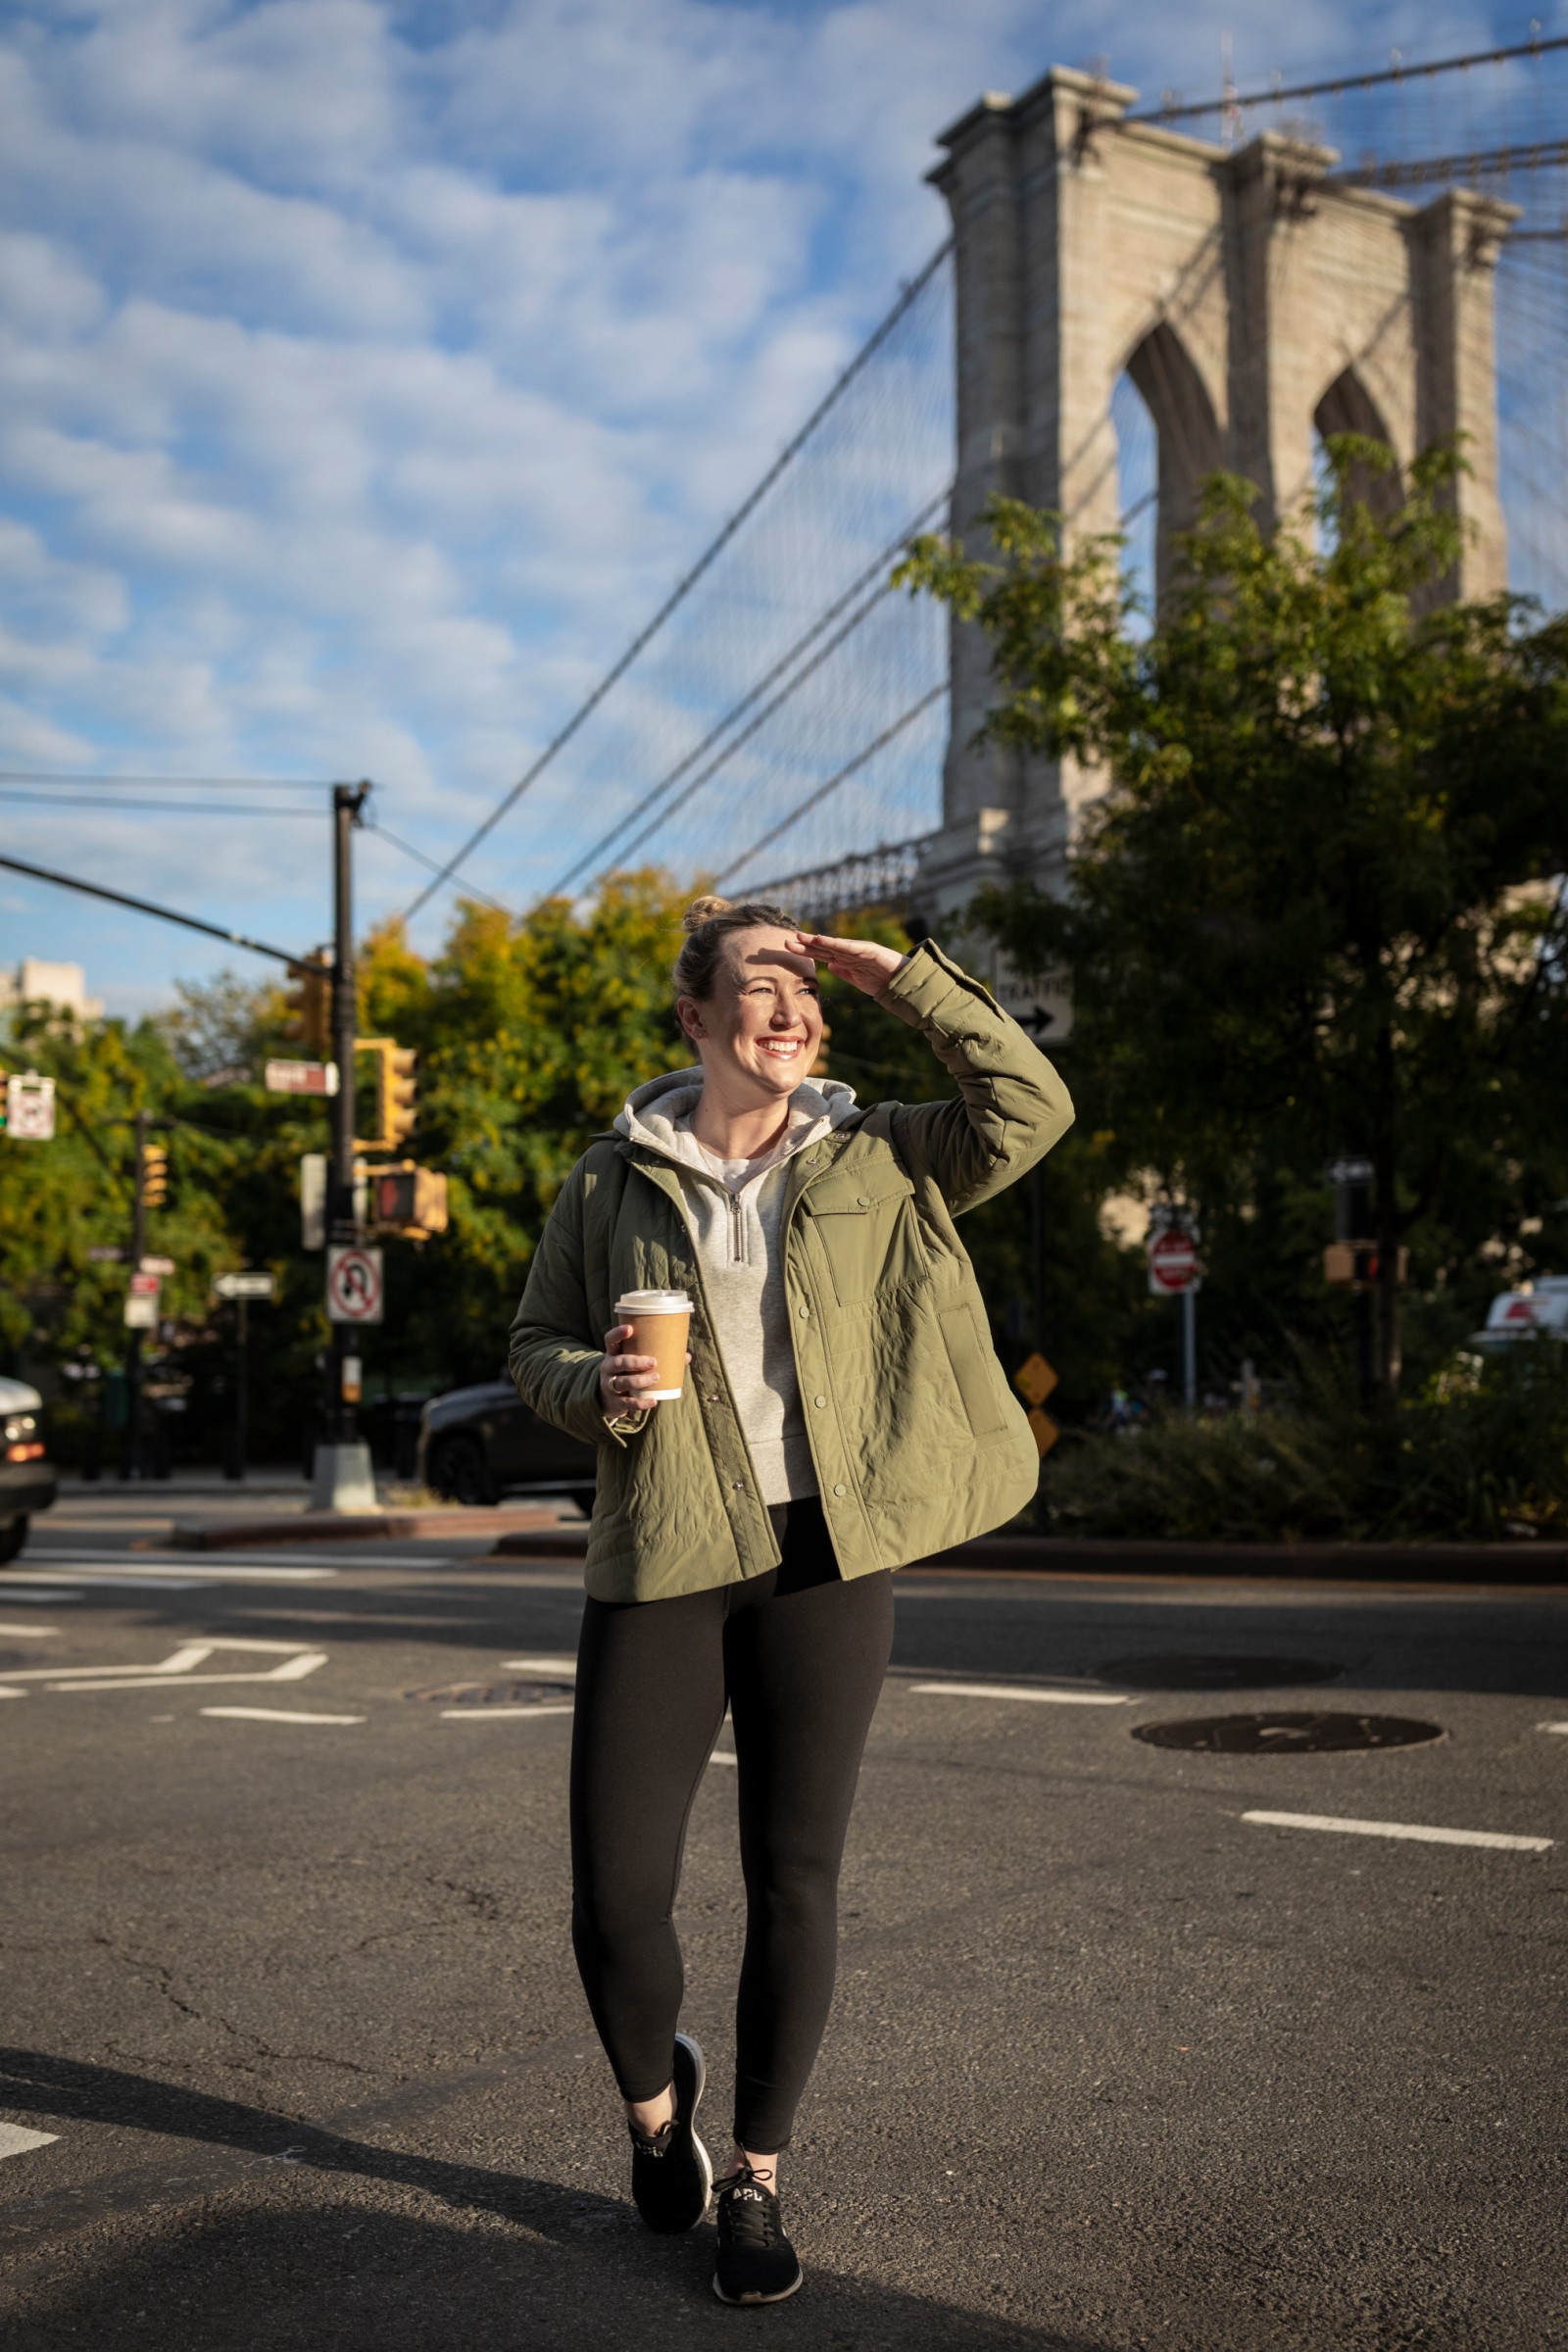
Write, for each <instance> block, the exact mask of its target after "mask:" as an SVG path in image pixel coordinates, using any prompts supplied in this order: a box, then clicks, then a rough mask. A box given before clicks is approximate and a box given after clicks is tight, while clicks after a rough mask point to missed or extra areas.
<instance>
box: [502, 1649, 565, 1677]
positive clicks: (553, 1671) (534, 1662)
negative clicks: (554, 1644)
mask: <svg viewBox="0 0 1568 2352" xmlns="http://www.w3.org/2000/svg"><path fill="white" fill-rule="evenodd" d="M501 1671H502V1673H503V1674H547V1675H552V1676H554V1677H556V1678H557V1679H559V1680H560V1681H563V1682H564V1681H566V1680H568V1679H569V1680H571V1681H573V1682H575V1680H576V1677H577V1661H576V1659H575V1658H568V1657H566V1656H565V1655H564V1653H560V1654H557V1655H555V1656H552V1657H537V1658H503V1659H502V1661H501Z"/></svg>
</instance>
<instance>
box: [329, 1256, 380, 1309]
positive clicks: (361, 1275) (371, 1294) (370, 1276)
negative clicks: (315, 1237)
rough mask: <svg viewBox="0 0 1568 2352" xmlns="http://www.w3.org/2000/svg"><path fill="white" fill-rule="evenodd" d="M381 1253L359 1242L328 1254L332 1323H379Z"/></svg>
mask: <svg viewBox="0 0 1568 2352" xmlns="http://www.w3.org/2000/svg"><path fill="white" fill-rule="evenodd" d="M381 1297H382V1292H381V1252H380V1250H367V1249H365V1248H364V1246H363V1245H362V1244H359V1243H356V1244H354V1245H353V1247H352V1248H350V1247H348V1246H339V1245H334V1246H333V1247H332V1248H331V1249H329V1250H327V1253H326V1312H327V1319H328V1321H329V1322H332V1323H379V1322H380V1320H381Z"/></svg>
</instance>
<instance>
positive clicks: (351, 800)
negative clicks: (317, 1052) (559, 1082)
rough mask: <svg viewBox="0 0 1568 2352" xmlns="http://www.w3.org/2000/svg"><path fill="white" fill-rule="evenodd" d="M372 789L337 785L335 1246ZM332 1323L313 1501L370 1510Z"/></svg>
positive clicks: (349, 1234)
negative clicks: (358, 902) (359, 844)
mask: <svg viewBox="0 0 1568 2352" xmlns="http://www.w3.org/2000/svg"><path fill="white" fill-rule="evenodd" d="M369 790H370V787H369V785H368V784H334V785H333V787H332V910H333V944H332V1054H333V1057H334V1059H335V1060H336V1062H337V1069H338V1085H337V1093H336V1094H335V1095H334V1096H333V1097H332V1099H331V1100H332V1164H331V1167H330V1170H329V1171H328V1182H327V1199H326V1237H327V1242H328V1244H329V1245H331V1244H334V1243H353V1242H356V1241H358V1240H359V1238H360V1234H359V1228H358V1225H357V1224H356V1222H355V1216H354V1036H355V1029H356V1026H357V1007H356V1003H355V975H354V828H355V826H356V825H357V824H358V823H359V821H360V810H361V809H363V808H364V806H365V803H366V800H367V798H368V795H369ZM331 1328H332V1338H331V1348H330V1351H329V1354H328V1359H327V1395H326V1434H325V1438H324V1441H323V1443H322V1444H321V1445H319V1446H318V1447H317V1449H316V1467H315V1474H314V1477H313V1479H312V1491H311V1501H312V1504H313V1506H314V1507H315V1508H316V1509H318V1510H338V1511H353V1510H369V1509H373V1508H374V1506H375V1481H374V1479H373V1477H372V1475H371V1471H370V1449H369V1447H368V1446H367V1445H366V1444H365V1443H364V1441H363V1440H362V1438H361V1436H360V1429H359V1422H358V1419H357V1417H356V1414H355V1411H354V1406H353V1403H352V1402H351V1400H350V1397H349V1395H348V1390H349V1384H350V1376H349V1362H350V1358H351V1357H352V1356H353V1354H354V1348H355V1344H356V1343H355V1335H354V1332H353V1330H352V1329H351V1328H350V1326H348V1325H347V1324H343V1323H334V1324H333V1325H332V1327H331ZM354 1360H355V1361H356V1362H357V1360H358V1359H357V1358H355V1359H354ZM355 1385H356V1389H357V1385H358V1384H357V1383H356V1384H355Z"/></svg>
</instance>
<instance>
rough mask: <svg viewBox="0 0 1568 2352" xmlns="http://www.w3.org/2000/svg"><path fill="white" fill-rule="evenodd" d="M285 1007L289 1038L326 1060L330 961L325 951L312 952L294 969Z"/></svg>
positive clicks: (329, 1039)
mask: <svg viewBox="0 0 1568 2352" xmlns="http://www.w3.org/2000/svg"><path fill="white" fill-rule="evenodd" d="M288 1005H289V1018H288V1030H289V1035H290V1036H291V1037H297V1038H298V1039H299V1041H300V1043H301V1045H302V1046H303V1047H304V1048H305V1051H306V1053H307V1054H312V1055H314V1057H315V1058H316V1059H317V1060H318V1061H325V1060H326V1059H327V1058H328V1056H329V1055H330V1054H331V1051H332V958H331V956H329V955H328V953H327V951H326V949H325V948H317V949H314V950H313V952H312V953H311V954H310V955H309V956H306V958H305V960H304V962H303V963H302V964H300V965H298V966H297V967H296V970H295V974H294V984H293V986H292V987H291V988H290V990H289V992H288Z"/></svg>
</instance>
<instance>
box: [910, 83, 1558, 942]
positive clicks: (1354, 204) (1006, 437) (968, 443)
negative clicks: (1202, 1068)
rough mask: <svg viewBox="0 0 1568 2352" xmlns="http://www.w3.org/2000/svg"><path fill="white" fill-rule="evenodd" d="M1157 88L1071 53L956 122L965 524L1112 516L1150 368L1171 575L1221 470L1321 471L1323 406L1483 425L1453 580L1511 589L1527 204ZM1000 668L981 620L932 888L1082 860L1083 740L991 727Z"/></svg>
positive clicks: (1423, 436) (1472, 455)
mask: <svg viewBox="0 0 1568 2352" xmlns="http://www.w3.org/2000/svg"><path fill="white" fill-rule="evenodd" d="M1136 96H1137V93H1136V92H1135V91H1133V90H1130V89H1127V88H1124V87H1122V86H1120V85H1119V84H1117V83H1114V82H1106V81H1103V80H1096V79H1094V78H1092V77H1091V76H1089V75H1087V74H1084V73H1071V72H1068V71H1065V70H1064V69H1062V68H1060V67H1057V68H1054V70H1053V71H1052V72H1051V73H1048V74H1046V76H1045V77H1044V79H1043V80H1041V81H1039V82H1037V83H1036V85H1035V86H1034V88H1033V89H1031V90H1028V91H1026V92H1025V93H1024V95H1023V96H1022V97H1020V98H1015V99H1013V98H1000V97H986V98H983V99H981V101H980V103H979V104H978V105H977V106H974V107H972V108H971V109H970V111H969V112H968V113H967V114H966V115H964V116H963V117H962V118H961V120H960V121H958V122H957V123H955V124H954V125H953V127H952V129H951V130H949V131H947V132H946V133H945V134H944V135H943V137H942V139H941V142H940V144H941V145H942V147H943V148H944V149H945V150H946V159H945V161H944V162H943V163H942V164H941V165H940V166H939V168H938V170H937V171H936V172H934V173H933V178H934V179H935V182H936V184H937V186H938V187H939V188H940V189H941V190H942V192H943V194H944V196H945V197H946V198H947V201H948V204H949V206H950V208H951V211H952V216H953V228H954V236H955V240H956V283H957V306H956V310H957V436H958V458H957V476H956V486H955V490H954V499H953V521H952V527H953V529H954V531H955V532H956V535H957V536H958V537H959V538H962V539H965V540H967V541H968V543H969V544H970V545H971V547H972V546H974V545H976V544H977V543H978V540H979V537H980V529H979V520H978V518H979V516H980V515H981V513H982V511H983V509H984V507H985V503H986V500H987V499H988V497H989V496H990V495H991V494H992V493H993V492H995V491H1001V492H1004V493H1005V494H1007V495H1010V496H1014V497H1019V498H1024V499H1027V500H1028V501H1029V502H1030V503H1031V504H1032V505H1035V506H1040V507H1047V508H1051V509H1054V510H1055V511H1056V512H1058V513H1060V514H1061V515H1062V516H1063V517H1064V519H1065V525H1066V529H1067V531H1068V533H1069V536H1072V535H1082V534H1084V533H1089V532H1098V531H1113V530H1115V529H1116V527H1117V521H1118V509H1119V501H1118V494H1117V448H1116V437H1115V432H1114V429H1113V426H1112V423H1111V393H1112V390H1113V388H1114V387H1115V384H1116V382H1117V379H1118V377H1119V375H1120V374H1121V372H1122V371H1123V370H1124V369H1125V370H1126V371H1127V373H1128V374H1130V375H1131V377H1132V380H1133V382H1134V383H1135V384H1136V385H1137V387H1138V389H1139V391H1140V392H1141V393H1142V395H1143V398H1144V400H1145V402H1146V404H1147V406H1148V408H1149V411H1150V414H1151V416H1152V419H1153V423H1154V426H1155V430H1156V432H1157V435H1158V452H1159V454H1158V529H1157V536H1156V558H1155V564H1156V579H1157V578H1158V576H1159V575H1161V574H1163V573H1166V572H1168V568H1169V562H1170V546H1171V539H1172V534H1173V533H1175V532H1176V531H1179V530H1180V529H1181V528H1182V527H1183V526H1184V525H1185V524H1186V523H1187V522H1188V520H1189V519H1190V518H1191V516H1192V515H1193V511H1194V501H1195V494H1196V490H1197V485H1198V484H1199V482H1200V481H1201V477H1202V476H1203V475H1204V474H1205V473H1207V472H1209V471H1211V470H1212V469H1213V468H1214V467H1216V466H1225V467H1228V468H1230V469H1232V470H1234V471H1236V472H1238V473H1242V474H1245V475H1247V476H1248V477H1249V478H1250V480H1251V481H1252V482H1254V483H1255V484H1256V485H1257V488H1258V491H1259V494H1260V503H1261V511H1262V513H1263V514H1264V515H1266V516H1270V517H1272V516H1276V515H1281V514H1283V513H1287V512H1289V511H1290V510H1291V509H1292V508H1293V507H1294V506H1295V504H1296V502H1297V501H1298V500H1299V498H1300V497H1301V496H1302V494H1303V493H1304V492H1305V491H1307V490H1308V488H1309V487H1310V484H1311V479H1312V464H1313V431H1314V428H1315V429H1316V431H1317V432H1318V433H1320V434H1328V433H1333V432H1342V431H1359V432H1364V433H1369V434H1372V435H1375V436H1376V437H1377V438H1378V439H1380V440H1383V441H1387V442H1388V443H1389V444H1390V445H1391V446H1392V448H1393V449H1394V451H1395V453H1396V455H1397V457H1398V459H1399V461H1400V462H1401V464H1408V462H1409V461H1410V459H1411V458H1413V457H1414V456H1415V455H1416V453H1417V452H1418V451H1419V450H1421V449H1422V448H1424V447H1426V446H1427V445H1428V444H1429V443H1431V442H1432V441H1434V440H1436V439H1438V438H1439V437H1440V436H1441V435H1445V434H1451V433H1462V434H1463V435H1464V436H1465V442H1464V452H1465V457H1466V459H1467V461H1468V464H1469V466H1470V468H1471V470H1470V473H1469V475H1468V476H1467V477H1466V478H1465V479H1463V480H1462V482H1461V483H1460V485H1459V488H1458V490H1457V493H1456V495H1457V498H1458V500H1459V503H1460V506H1461V509H1462V512H1463V515H1464V519H1465V520H1466V522H1467V523H1468V525H1469V526H1470V538H1469V543H1468V547H1467V552H1466V554H1465V556H1464V559H1463V563H1462V564H1461V566H1460V567H1459V569H1458V570H1457V571H1456V573H1455V574H1454V575H1453V576H1452V577H1451V578H1450V579H1448V580H1447V581H1446V583H1445V585H1444V593H1445V594H1446V595H1449V596H1459V595H1464V596H1473V595H1484V594H1487V593H1488V592H1490V591H1492V590H1495V589H1497V588H1500V587H1501V586H1502V585H1503V583H1504V544H1503V527H1502V516H1501V511H1500V508H1499V506H1498V500H1497V487H1496V472H1497V456H1496V396H1495V368H1494V359H1493V342H1494V335H1493V283H1494V267H1493V266H1494V263H1495V256H1496V251H1497V247H1498V244H1499V241H1500V239H1501V237H1502V235H1503V234H1504V233H1505V232H1506V228H1507V225H1508V223H1509V221H1511V220H1512V218H1513V217H1514V216H1513V214H1512V212H1511V210H1510V209H1509V208H1508V207H1507V206H1505V205H1502V204H1500V203H1498V202H1496V201H1495V199H1492V198H1488V197H1484V196H1477V195H1473V194H1471V193H1469V192H1468V191H1466V190H1463V189H1448V190H1447V191H1446V192H1445V193H1444V194H1442V195H1440V196H1438V197H1437V198H1436V199H1435V200H1434V201H1431V202H1427V203H1423V204H1415V203H1410V202H1407V201H1404V200H1401V199H1399V198H1397V197H1393V196H1389V195H1385V194H1381V193H1378V192H1376V191H1375V190H1373V189H1370V188H1366V187H1360V186H1356V185H1353V184H1351V183H1350V181H1349V180H1348V179H1347V178H1343V177H1340V176H1337V173H1336V166H1337V164H1338V161H1339V159H1338V157H1337V156H1336V155H1335V154H1334V153H1333V151H1332V150H1331V149H1328V148H1324V147H1319V146H1314V145H1308V144H1304V143H1302V142H1301V141H1299V140H1297V139H1293V138H1291V137H1288V136H1285V135H1283V134H1281V133H1279V132H1275V131H1267V132H1264V133H1263V134H1262V135H1260V136H1258V137H1256V138H1254V139H1252V140H1251V141H1250V144H1248V145H1246V146H1243V147H1240V148H1235V149H1230V148H1225V147H1220V146H1215V145H1213V144H1210V143H1209V142H1207V141H1204V140H1201V139H1196V138H1191V137H1188V136H1186V135H1185V134H1181V133H1178V132H1175V131H1172V130H1170V129H1168V128H1165V127H1163V126H1161V125H1160V124H1158V123H1152V122H1149V121H1129V120H1128V119H1127V110H1128V109H1129V107H1130V106H1131V105H1132V103H1133V101H1134V99H1135V98H1136ZM1391 494H1392V495H1393V496H1394V497H1395V498H1397V495H1398V492H1397V487H1396V488H1393V489H1392V493H1391ZM992 691H993V690H992V684H991V678H990V671H989V664H988V657H987V651H986V647H985V644H984V642H983V640H982V639H981V638H980V637H979V635H978V632H977V631H975V630H974V629H973V628H972V627H970V626H965V625H961V624H960V625H957V626H956V627H955V630H954V640H953V724H952V736H951V741H950V745H949V751H948V757H947V764H946V769H945V774H944V784H943V825H942V828H941V831H940V832H939V833H938V834H937V835H935V836H934V837H932V838H931V839H930V840H929V842H928V843H927V844H926V845H925V848H924V852H923V856H922V887H921V897H922V898H923V899H924V901H925V902H926V904H927V905H928V906H930V907H932V908H933V909H945V908H952V907H956V906H960V905H962V904H963V903H964V902H966V901H967V900H968V898H969V897H970V896H971V895H972V893H973V892H974V890H975V889H976V888H977V887H979V886H980V885H981V884H982V883H985V882H988V881H1000V880H1003V879H1005V878H1006V877H1008V876H1010V875H1020V874H1027V875H1032V876H1033V877H1035V878H1036V879H1038V880H1040V881H1042V882H1044V883H1045V884H1047V886H1048V887H1049V886H1051V885H1053V884H1054V883H1059V880H1060V878H1061V877H1062V875H1063V872H1064V868H1065V861H1066V856H1067V851H1068V848H1069V845H1070V842H1071V839H1072V834H1073V827H1074V819H1075V816H1076V814H1077V812H1078V811H1079V810H1080V809H1081V808H1082V807H1083V806H1084V803H1085V801H1086V799H1087V798H1088V797H1089V796H1090V795H1091V794H1092V793H1093V791H1095V790H1096V789H1098V784H1099V780H1098V779H1097V778H1095V777H1093V776H1091V775H1086V774H1085V773H1083V772H1082V771H1079V770H1076V769H1075V768H1074V767H1073V766H1072V765H1071V764H1070V763H1063V764H1061V765H1059V766H1058V765H1055V764H1054V763H1051V762H1047V761H1043V760H1029V759H1025V758H1023V757H1021V756H1020V755H1018V754H1015V753H1012V752H1009V751H1005V750H1000V749H996V748H992V747H976V745H975V743H974V735H975V731H976V729H977V727H978V726H979V724H980V721H981V719H982V718H983V717H984V715H985V711H986V710H987V708H988V705H989V703H990V700H991V699H992Z"/></svg>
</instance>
